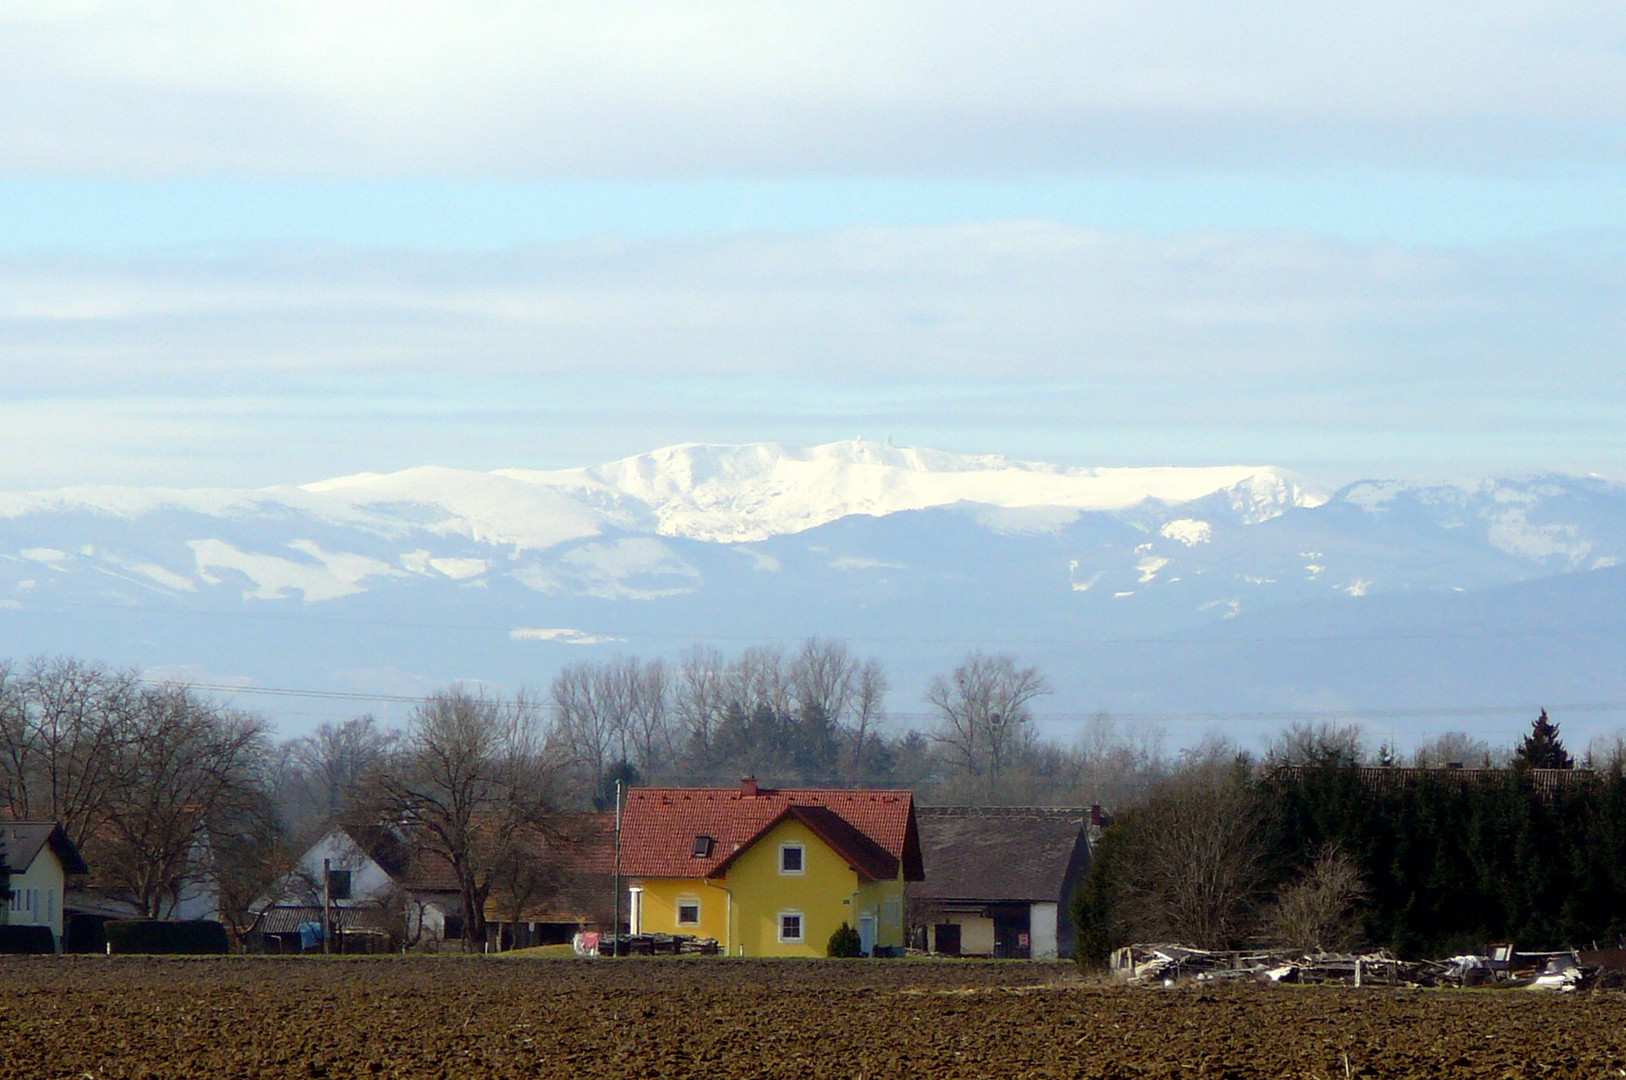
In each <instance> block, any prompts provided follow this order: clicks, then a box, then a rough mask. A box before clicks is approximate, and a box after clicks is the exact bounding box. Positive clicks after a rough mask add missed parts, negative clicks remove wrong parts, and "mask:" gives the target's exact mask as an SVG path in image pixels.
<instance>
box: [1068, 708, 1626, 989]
mask: <svg viewBox="0 0 1626 1080" xmlns="http://www.w3.org/2000/svg"><path fill="white" fill-rule="evenodd" d="M1440 742H1441V743H1445V744H1446V749H1447V751H1448V752H1449V754H1451V755H1459V754H1460V755H1461V756H1442V755H1441V754H1440V750H1441V746H1440V745H1438V744H1428V745H1424V746H1420V747H1419V748H1417V750H1416V751H1414V753H1413V754H1412V756H1411V758H1410V760H1409V761H1407V762H1404V763H1403V762H1402V761H1401V760H1400V759H1399V757H1398V755H1395V754H1394V752H1393V750H1392V748H1389V747H1380V748H1379V750H1378V751H1377V753H1375V754H1368V753H1366V752H1364V749H1363V740H1362V737H1361V733H1360V731H1359V729H1358V728H1356V727H1353V726H1342V727H1341V726H1337V725H1321V726H1319V727H1312V726H1309V725H1297V726H1295V727H1294V728H1292V729H1290V730H1289V731H1288V732H1286V733H1284V734H1283V735H1282V736H1281V737H1279V738H1278V739H1277V740H1276V742H1275V744H1274V745H1273V746H1272V747H1271V749H1270V752H1269V753H1268V754H1267V755H1266V756H1265V758H1264V759H1263V760H1260V761H1255V760H1252V759H1251V758H1249V757H1248V756H1247V755H1245V754H1231V755H1229V756H1227V755H1226V754H1225V753H1224V752H1223V748H1221V747H1218V746H1213V747H1210V751H1211V752H1210V753H1208V754H1207V755H1204V756H1200V757H1193V758H1191V759H1188V760H1187V761H1186V762H1184V763H1183V764H1182V766H1181V767H1179V768H1177V769H1175V770H1174V771H1173V772H1171V773H1170V774H1169V775H1167V776H1165V777H1163V778H1162V779H1160V780H1159V781H1158V782H1157V783H1156V784H1155V785H1154V786H1153V787H1152V788H1151V789H1150V790H1149V791H1148V792H1147V793H1146V794H1145V796H1144V797H1143V798H1141V799H1139V800H1137V801H1136V802H1135V803H1134V805H1131V806H1127V807H1125V808H1123V809H1122V810H1120V812H1119V814H1118V817H1117V821H1116V823H1115V824H1114V825H1113V826H1112V827H1111V828H1109V829H1108V830H1107V831H1106V833H1105V834H1104V835H1103V836H1102V837H1101V839H1100V841H1099V843H1097V844H1096V845H1095V849H1094V859H1093V862H1092V865H1091V867H1090V870H1089V872H1088V874H1087V876H1086V878H1085V880H1084V883H1083V885H1082V886H1081V887H1080V889H1079V891H1078V893H1077V894H1076V895H1075V897H1074V899H1073V902H1072V914H1073V919H1074V924H1075V926H1076V927H1077V929H1078V932H1079V937H1078V941H1079V948H1080V959H1081V962H1085V963H1102V962H1104V961H1105V960H1106V958H1107V957H1108V955H1109V954H1110V952H1111V951H1112V950H1113V949H1114V948H1116V947H1118V946H1120V945H1125V944H1130V943H1132V942H1136V941H1180V942H1184V943H1186V944H1190V945H1195V946H1198V947H1205V948H1219V949H1225V948H1237V947H1242V946H1246V945H1250V944H1276V945H1287V946H1291V947H1295V948H1303V949H1306V950H1328V951H1343V950H1347V949H1351V948H1355V947H1358V946H1382V947H1387V948H1389V949H1391V950H1392V951H1394V952H1395V953H1396V954H1397V955H1400V956H1410V957H1416V956H1431V955H1450V954H1453V953H1459V952H1464V951H1472V952H1482V951H1484V949H1485V948H1486V947H1487V946H1488V945H1489V944H1490V943H1493V942H1497V941H1515V942H1522V943H1524V944H1525V945H1526V946H1532V947H1536V946H1539V947H1561V946H1569V945H1585V944H1589V943H1591V942H1595V941H1615V940H1619V939H1620V938H1621V936H1622V934H1623V933H1626V909H1623V908H1622V906H1621V898H1622V896H1626V755H1623V754H1622V753H1621V752H1620V750H1621V747H1620V746H1619V745H1618V744H1617V745H1615V746H1613V747H1596V748H1594V749H1593V750H1592V751H1590V752H1589V753H1588V754H1587V756H1586V758H1585V759H1584V760H1583V762H1582V764H1584V765H1586V766H1587V768H1583V769H1576V768H1575V761H1574V759H1573V757H1572V756H1571V755H1570V753H1569V752H1568V751H1567V750H1566V749H1565V747H1564V745H1563V743H1562V740H1561V739H1560V738H1559V733H1558V725H1557V724H1555V723H1553V722H1552V721H1551V720H1550V718H1549V717H1548V716H1547V714H1546V712H1545V711H1543V712H1542V713H1541V715H1540V716H1539V717H1537V718H1536V719H1535V721H1533V723H1532V725H1531V730H1530V733H1529V734H1527V735H1526V736H1525V737H1524V738H1523V739H1522V740H1521V741H1520V743H1519V744H1518V745H1517V746H1514V747H1509V748H1505V749H1502V750H1495V749H1492V748H1489V747H1486V746H1484V745H1483V744H1480V743H1475V741H1474V740H1470V739H1468V738H1467V737H1466V736H1460V735H1459V736H1453V737H1451V738H1450V739H1443V740H1440ZM1464 750H1469V751H1473V752H1474V753H1473V754H1463V753H1462V752H1463V751H1464ZM1475 755H1477V760H1475ZM1464 757H1466V758H1467V760H1466V761H1465V760H1463V758H1464Z"/></svg>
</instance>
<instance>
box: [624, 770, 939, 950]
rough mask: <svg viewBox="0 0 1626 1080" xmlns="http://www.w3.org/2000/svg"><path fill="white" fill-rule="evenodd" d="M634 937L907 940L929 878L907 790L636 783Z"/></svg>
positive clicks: (758, 941) (760, 944) (628, 818)
mask: <svg viewBox="0 0 1626 1080" xmlns="http://www.w3.org/2000/svg"><path fill="white" fill-rule="evenodd" d="M621 874H622V876H623V877H624V878H625V879H627V881H628V891H627V910H628V925H629V927H630V929H631V930H632V932H633V933H634V934H654V933H665V934H692V935H695V936H697V937H709V938H715V939H716V940H717V942H718V943H719V945H720V946H721V947H722V950H723V951H724V952H726V953H727V954H728V955H731V956H823V955H824V953H825V948H826V945H827V944H828V942H829V940H830V936H831V935H832V934H833V933H834V932H835V931H836V930H837V928H838V927H840V926H841V924H842V923H846V924H847V925H848V926H850V927H851V928H853V929H854V930H856V931H857V932H858V934H859V939H860V942H861V946H862V948H863V951H864V952H865V953H866V954H868V955H874V954H875V952H876V951H877V950H879V949H901V948H902V946H903V944H904V924H903V896H904V885H905V883H906V882H910V881H919V880H921V878H922V877H923V876H924V872H923V869H922V863H921V857H920V840H919V836H918V833H917V831H916V826H915V807H914V796H913V794H912V793H910V792H908V791H838V790H819V789H779V788H767V787H761V786H759V785H758V784H757V782H756V781H755V780H753V779H749V778H748V779H746V780H744V781H742V782H741V783H740V786H739V787H737V788H720V789H718V788H635V789H634V790H632V791H630V792H629V793H628V795H627V802H626V806H625V809H624V813H623V818H622V831H621Z"/></svg>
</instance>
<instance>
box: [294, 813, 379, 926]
mask: <svg viewBox="0 0 1626 1080" xmlns="http://www.w3.org/2000/svg"><path fill="white" fill-rule="evenodd" d="M324 859H325V860H327V861H328V862H329V863H330V864H331V867H332V869H334V870H348V871H350V899H348V900H335V901H334V902H333V906H334V907H341V908H345V907H377V906H379V905H380V904H383V903H385V902H387V901H388V900H389V898H390V897H391V896H392V895H393V894H394V893H395V882H394V881H393V880H391V878H390V876H389V874H387V873H385V872H384V868H383V867H382V866H379V865H378V864H377V863H376V862H374V861H373V860H372V858H371V857H369V856H368V854H367V853H366V852H365V851H362V850H361V848H359V847H357V846H356V842H355V841H354V840H352V839H350V835H349V834H348V833H346V832H343V831H341V830H337V829H335V830H334V831H333V832H330V833H328V834H327V835H326V836H324V837H322V839H320V840H318V841H317V842H316V843H315V844H313V845H311V847H310V849H309V850H307V851H306V852H305V854H303V855H301V856H300V857H299V862H298V863H297V864H296V865H295V867H294V875H295V879H296V880H294V881H291V882H290V883H289V885H288V887H287V888H285V889H284V891H283V900H284V902H285V903H295V902H297V903H317V904H319V903H321V902H322V862H323V860H324ZM301 878H302V879H304V882H308V883H309V884H305V883H304V882H301V881H300V880H298V879H301ZM290 893H293V894H294V895H290ZM301 894H306V895H301Z"/></svg>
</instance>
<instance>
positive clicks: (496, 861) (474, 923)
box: [375, 689, 556, 949]
mask: <svg viewBox="0 0 1626 1080" xmlns="http://www.w3.org/2000/svg"><path fill="white" fill-rule="evenodd" d="M375 784H376V786H375V791H376V793H377V797H378V802H377V806H378V809H379V811H380V813H381V815H382V816H383V817H384V818H385V820H389V821H392V822H398V823H401V824H402V825H404V826H405V827H406V828H407V829H408V831H409V832H410V834H411V836H412V840H413V843H414V844H415V846H416V847H417V849H418V851H419V852H420V853H421V854H422V855H426V856H428V857H432V858H439V859H441V860H443V861H444V862H445V863H446V865H447V866H449V867H450V868H451V870H452V872H453V874H454V875H455V877H456V879H457V882H458V891H459V894H460V896H461V898H462V909H463V920H464V923H463V924H464V927H465V928H466V931H465V935H464V939H463V940H464V948H465V949H473V948H474V947H475V943H476V942H480V941H483V940H484V938H485V926H486V919H485V903H486V899H487V898H488V897H489V896H490V894H491V889H492V887H493V885H494V884H496V883H497V881H498V879H499V877H502V876H508V877H512V876H513V875H514V874H515V873H516V870H515V868H516V867H517V866H518V865H520V864H522V863H523V862H524V860H525V859H526V858H527V855H526V852H527V851H528V850H532V848H531V845H529V844H528V843H527V837H528V836H529V835H530V834H532V833H534V832H535V831H537V830H548V829H551V828H553V823H554V806H555V798H556V796H555V791H554V787H555V770H554V768H553V765H552V762H551V761H550V759H549V756H548V754H547V752H546V748H545V743H544V732H543V729H542V725H541V723H540V709H539V708H538V707H537V705H536V703H535V702H533V701H531V700H530V699H528V698H526V697H523V696H521V697H520V698H518V699H516V700H514V701H497V700H494V699H492V698H488V697H485V696H482V695H477V694H470V693H468V692H466V691H464V690H461V689H452V690H446V691H442V692H441V693H438V694H434V695H431V696H430V697H428V698H426V699H425V700H424V701H423V703H422V704H420V705H419V706H418V707H417V708H416V709H414V710H413V713H412V717H411V719H410V720H409V721H408V725H407V730H406V736H405V739H404V741H403V744H402V747H401V751H400V753H399V754H397V755H396V757H395V759H394V760H393V761H392V762H390V764H389V765H388V766H387V767H386V768H385V769H384V770H383V771H382V772H381V773H380V774H379V775H378V777H377V779H376V781H375Z"/></svg>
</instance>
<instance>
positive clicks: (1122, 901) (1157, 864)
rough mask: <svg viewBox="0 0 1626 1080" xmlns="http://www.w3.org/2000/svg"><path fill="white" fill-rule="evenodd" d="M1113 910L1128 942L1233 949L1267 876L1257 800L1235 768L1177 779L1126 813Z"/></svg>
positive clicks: (1120, 841) (1252, 912)
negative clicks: (1125, 930) (1123, 928)
mask: <svg viewBox="0 0 1626 1080" xmlns="http://www.w3.org/2000/svg"><path fill="white" fill-rule="evenodd" d="M1115 828H1122V829H1124V830H1125V831H1124V833H1123V834H1121V835H1120V837H1119V838H1118V842H1119V843H1121V844H1122V845H1123V847H1122V851H1121V855H1120V856H1119V857H1118V858H1117V859H1116V860H1115V862H1116V865H1117V866H1118V867H1119V871H1118V872H1119V875H1120V876H1119V879H1118V881H1117V882H1116V883H1115V885H1116V889H1117V895H1116V897H1115V898H1114V903H1113V907H1114V909H1115V910H1116V912H1117V915H1118V918H1120V919H1121V920H1122V922H1123V924H1124V926H1125V928H1126V929H1127V932H1128V934H1129V936H1130V937H1131V938H1134V939H1138V940H1142V941H1179V942H1182V943H1184V944H1188V945H1195V946H1198V947H1201V948H1224V947H1227V946H1229V945H1232V944H1234V943H1235V942H1236V941H1237V940H1238V938H1239V937H1240V936H1241V934H1242V933H1243V931H1244V930H1245V928H1246V927H1247V926H1249V925H1250V923H1251V922H1252V920H1253V917H1254V911H1255V908H1256V906H1257V903H1258V901H1259V893H1260V889H1261V888H1262V887H1263V884H1264V880H1265V870H1266V837H1265V833H1264V827H1263V825H1262V813H1261V809H1260V807H1259V806H1258V805H1257V804H1256V799H1255V796H1254V794H1253V793H1252V792H1251V791H1250V790H1249V788H1248V786H1247V784H1246V782H1245V780H1244V779H1243V778H1242V777H1241V776H1240V775H1238V774H1237V773H1236V771H1235V770H1230V771H1227V770H1225V769H1203V770H1192V771H1188V772H1186V773H1183V774H1182V775H1180V776H1177V777H1175V778H1173V779H1171V780H1170V781H1168V782H1166V783H1165V785H1164V786H1163V787H1162V788H1161V789H1160V790H1159V791H1158V792H1157V793H1156V794H1155V795H1153V796H1152V798H1151V799H1149V800H1148V802H1147V803H1146V805H1145V806H1144V807H1141V808H1139V809H1137V810H1135V811H1133V812H1132V813H1130V814H1127V815H1125V817H1124V819H1123V820H1122V822H1121V824H1120V825H1119V826H1115Z"/></svg>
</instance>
